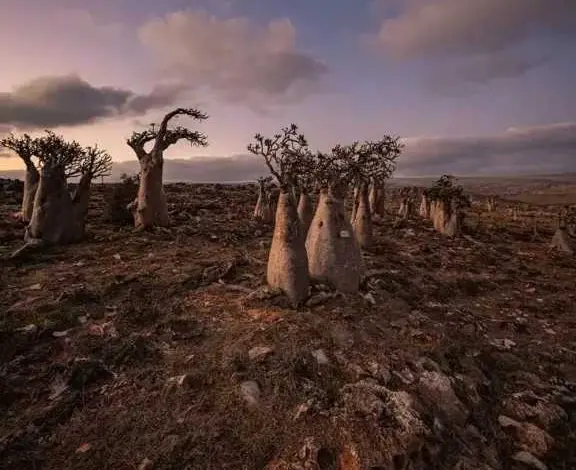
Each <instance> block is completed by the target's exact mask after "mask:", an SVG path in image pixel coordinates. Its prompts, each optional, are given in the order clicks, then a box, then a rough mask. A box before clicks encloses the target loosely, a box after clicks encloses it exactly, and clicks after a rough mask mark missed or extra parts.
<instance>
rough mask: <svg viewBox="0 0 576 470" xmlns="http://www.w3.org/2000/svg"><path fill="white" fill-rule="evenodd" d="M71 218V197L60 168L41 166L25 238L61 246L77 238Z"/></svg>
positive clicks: (76, 231)
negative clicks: (53, 168)
mask: <svg viewBox="0 0 576 470" xmlns="http://www.w3.org/2000/svg"><path fill="white" fill-rule="evenodd" d="M81 238H82V237H81V234H80V233H78V230H77V228H76V224H75V218H74V209H73V203H72V197H71V196H70V192H69V191H68V184H67V183H66V176H65V174H64V171H63V170H61V169H57V170H52V171H50V169H42V173H41V174H40V181H39V183H38V189H37V190H36V196H35V198H34V210H33V211H32V217H31V219H30V223H29V224H28V227H27V228H26V240H27V241H28V240H30V239H32V240H42V241H43V242H44V243H46V244H48V245H65V244H68V243H73V242H76V241H79V240H80V239H81Z"/></svg>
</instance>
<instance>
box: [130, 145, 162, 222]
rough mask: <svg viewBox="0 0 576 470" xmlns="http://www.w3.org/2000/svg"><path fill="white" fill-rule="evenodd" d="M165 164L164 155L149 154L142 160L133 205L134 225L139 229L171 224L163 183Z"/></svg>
mask: <svg viewBox="0 0 576 470" xmlns="http://www.w3.org/2000/svg"><path fill="white" fill-rule="evenodd" d="M163 166H164V161H163V158H162V155H147V156H146V158H142V159H141V160H140V168H141V173H140V186H139V188H138V197H137V199H136V204H134V205H133V206H132V209H133V216H134V226H135V227H136V228H138V229H148V228H151V227H154V226H160V227H168V226H169V225H170V216H169V215H168V205H167V204H166V194H165V193H164V186H163V184H162V173H163Z"/></svg>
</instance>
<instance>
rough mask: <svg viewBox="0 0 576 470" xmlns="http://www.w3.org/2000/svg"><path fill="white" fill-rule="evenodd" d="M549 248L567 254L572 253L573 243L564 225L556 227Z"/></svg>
mask: <svg viewBox="0 0 576 470" xmlns="http://www.w3.org/2000/svg"><path fill="white" fill-rule="evenodd" d="M550 248H552V249H553V250H557V251H559V252H561V253H566V254H568V255H572V254H574V243H573V241H572V239H571V238H570V235H569V233H568V231H567V230H566V228H565V227H558V228H557V229H556V232H555V233H554V236H553V237H552V241H551V242H550Z"/></svg>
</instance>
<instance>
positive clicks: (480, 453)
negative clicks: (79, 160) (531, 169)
mask: <svg viewBox="0 0 576 470" xmlns="http://www.w3.org/2000/svg"><path fill="white" fill-rule="evenodd" d="M166 189H167V195H168V200H169V205H170V212H171V215H172V218H173V221H174V226H173V227H172V228H170V229H164V230H157V231H154V232H150V233H134V232H132V230H131V228H130V227H127V226H117V225H113V224H111V223H108V222H106V221H105V220H104V219H105V210H104V209H105V207H104V201H105V200H106V198H107V196H108V195H109V194H110V192H111V191H112V185H104V186H96V187H95V190H94V196H93V199H92V202H91V209H90V213H89V220H88V230H87V232H88V238H87V240H86V241H85V242H84V243H81V244H78V245H73V246H68V247H62V248H54V249H51V250H48V251H44V252H41V253H37V254H34V255H31V256H28V257H27V258H25V259H23V260H18V261H15V260H9V259H8V258H7V257H4V259H3V260H2V261H0V262H1V263H2V264H1V265H0V344H1V347H0V468H6V469H22V470H25V469H40V468H41V469H58V470H62V469H102V468H113V469H138V468H140V469H175V468H183V469H184V468H186V469H202V470H206V469H268V470H272V469H292V470H294V469H342V470H345V469H368V468H370V469H408V468H411V469H455V470H456V469H460V470H463V469H486V470H487V469H494V470H497V469H512V470H514V469H519V470H520V469H526V468H530V467H527V466H526V465H527V464H526V463H522V462H521V461H520V460H522V459H524V461H527V460H526V459H527V457H526V454H529V455H530V458H534V459H537V461H539V462H540V463H542V464H545V465H546V466H547V468H549V469H568V468H576V450H575V449H576V413H575V412H576V317H575V314H576V312H575V311H574V306H575V305H576V301H575V293H574V280H575V279H576V263H575V260H574V259H573V258H566V257H562V256H560V255H557V254H555V253H551V252H549V250H548V248H547V246H548V242H549V240H550V239H551V237H552V234H553V230H554V220H553V219H552V218H551V217H550V214H551V213H553V212H554V211H555V208H554V207H546V206H539V207H537V208H536V207H534V206H530V205H527V204H526V205H522V206H521V209H522V211H521V213H520V215H519V217H518V220H512V219H511V217H510V216H509V210H510V209H511V208H512V207H520V206H519V205H518V203H516V202H511V201H504V200H500V201H499V202H498V205H497V210H496V211H495V212H493V213H489V214H488V213H485V212H483V211H482V209H481V208H480V207H479V205H475V206H473V208H472V209H471V211H470V214H469V215H468V217H467V221H466V223H467V233H468V234H469V236H468V238H461V239H454V240H452V239H449V238H446V237H444V236H442V235H440V234H438V233H436V232H435V231H433V229H432V227H431V224H430V223H428V222H426V221H422V220H419V219H417V218H415V219H410V220H407V221H405V222H404V223H403V224H402V225H401V226H399V225H397V224H395V220H394V216H393V215H392V214H394V213H395V212H396V208H397V207H398V202H399V201H398V198H397V197H396V196H393V197H392V200H391V201H389V215H388V216H387V217H386V218H385V219H384V220H376V221H375V246H374V247H373V249H371V250H370V251H369V252H366V253H365V260H366V264H367V268H368V273H367V278H366V280H365V282H364V285H363V289H362V292H361V293H360V294H358V295H342V294H336V293H333V292H330V291H329V290H327V289H326V288H325V287H324V286H314V287H313V291H312V299H311V300H310V301H309V302H308V304H307V306H306V307H303V308H302V309H301V310H300V311H294V310H291V309H288V308H286V307H285V302H282V299H281V298H279V297H278V296H277V295H275V293H274V292H270V291H268V290H266V288H265V281H264V274H265V268H266V260H267V252H268V248H269V245H270V241H271V235H272V227H271V226H270V225H266V224H262V223H257V222H254V221H252V220H251V212H252V209H253V205H254V204H255V202H256V198H257V191H256V188H255V187H253V186H248V185H238V186H224V185H188V184H176V185H167V187H166ZM18 205H19V199H18V194H13V195H9V197H5V198H3V199H2V204H1V205H0V254H3V255H7V254H9V253H11V252H12V251H13V250H14V249H16V248H18V246H19V245H20V244H21V243H22V241H21V240H22V236H23V226H22V225H21V224H20V223H18V222H17V221H15V220H13V219H11V218H10V214H11V213H12V212H15V211H17V209H18ZM534 226H536V227H537V231H536V233H535V231H534ZM532 462H533V461H532Z"/></svg>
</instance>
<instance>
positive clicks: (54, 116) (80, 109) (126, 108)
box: [0, 74, 183, 129]
mask: <svg viewBox="0 0 576 470" xmlns="http://www.w3.org/2000/svg"><path fill="white" fill-rule="evenodd" d="M182 91H183V87H182V86H180V85H178V86H175V85H170V86H169V85H163V86H159V87H156V88H155V89H153V90H152V92H150V93H149V94H143V95H142V94H137V93H135V92H133V91H131V90H126V89H121V88H114V87H107V86H105V87H95V86H93V85H91V84H90V83H88V82H86V81H84V80H82V79H81V78H80V77H79V76H77V75H73V74H72V75H64V76H46V77H40V78H36V79H34V80H32V81H30V82H28V83H24V84H22V85H20V86H18V87H16V88H15V89H14V90H13V91H12V92H0V126H7V125H9V126H12V127H16V128H20V129H38V128H46V127H58V126H78V125H82V124H89V123H93V122H95V121H98V120H102V119H107V118H116V117H123V116H130V115H142V114H145V113H146V112H147V111H149V110H152V109H157V108H162V107H166V106H168V105H170V104H172V103H173V102H174V101H175V100H176V98H177V97H178V96H179V94H180V93H181V92H182Z"/></svg>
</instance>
